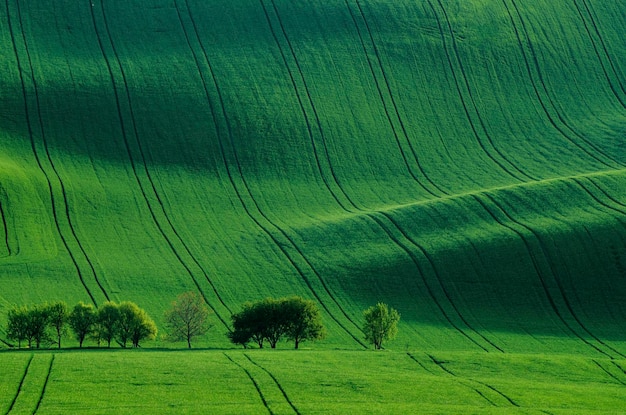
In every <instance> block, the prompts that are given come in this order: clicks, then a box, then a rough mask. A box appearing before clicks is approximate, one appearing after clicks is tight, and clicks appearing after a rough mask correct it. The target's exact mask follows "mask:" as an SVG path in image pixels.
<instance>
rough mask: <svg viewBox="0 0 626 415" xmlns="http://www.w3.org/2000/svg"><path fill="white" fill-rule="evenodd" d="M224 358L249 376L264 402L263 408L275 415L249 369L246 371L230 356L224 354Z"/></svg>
mask: <svg viewBox="0 0 626 415" xmlns="http://www.w3.org/2000/svg"><path fill="white" fill-rule="evenodd" d="M224 356H226V358H227V359H228V360H230V361H231V362H232V363H233V364H234V365H235V366H237V367H238V368H240V369H241V370H243V371H244V372H245V373H246V375H247V376H248V379H250V381H251V382H252V384H253V385H254V389H256V391H257V393H258V394H259V397H260V398H261V401H262V402H263V406H264V407H265V409H267V412H269V413H270V415H274V412H272V409H271V408H270V406H269V405H268V404H267V400H266V399H265V395H263V392H262V391H261V388H260V387H259V384H258V383H257V382H256V380H255V379H254V377H253V376H252V374H251V373H250V371H248V369H246V368H245V367H243V366H241V365H240V364H239V363H237V362H235V361H234V360H233V358H232V357H230V356H229V355H227V354H226V353H224Z"/></svg>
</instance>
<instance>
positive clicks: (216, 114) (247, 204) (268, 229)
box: [185, 0, 367, 348]
mask: <svg viewBox="0 0 626 415" xmlns="http://www.w3.org/2000/svg"><path fill="white" fill-rule="evenodd" d="M185 5H186V7H187V11H188V15H189V18H190V21H191V23H192V26H193V30H194V32H195V36H196V40H197V42H198V44H199V45H200V48H201V50H202V56H203V59H204V61H205V63H206V64H207V67H208V69H209V76H210V78H211V83H212V84H213V88H214V89H215V93H216V95H217V99H218V105H215V104H214V103H213V100H212V99H211V94H210V92H209V86H208V84H207V82H206V79H205V77H204V76H201V79H202V82H203V85H204V91H205V94H206V99H207V103H208V105H209V107H210V111H211V116H212V117H213V122H214V125H215V129H216V133H217V136H218V144H219V146H220V153H221V154H220V155H221V157H222V162H223V164H224V168H225V170H226V173H227V175H228V180H229V182H230V185H231V186H232V188H233V190H234V191H235V193H236V194H237V197H238V199H239V202H240V203H241V206H242V207H243V209H244V210H245V212H246V214H247V215H248V217H250V219H251V220H252V221H253V222H254V223H255V224H256V225H257V226H258V228H259V229H261V230H262V231H263V233H265V234H266V235H267V236H268V237H269V238H270V239H271V240H272V241H273V242H274V245H275V246H276V247H277V248H278V249H279V250H280V252H281V253H282V254H283V256H284V257H285V258H286V259H287V261H288V262H289V264H290V265H291V266H292V267H293V269H294V270H295V271H296V272H297V273H298V275H300V277H301V278H302V280H303V281H304V283H305V284H306V286H307V288H308V289H309V291H310V292H311V293H312V294H313V296H314V297H315V298H316V300H317V301H318V302H319V304H320V305H321V306H322V308H324V310H325V311H326V312H327V313H328V315H329V316H330V317H331V319H332V320H333V321H335V323H337V325H338V326H339V327H341V328H342V329H343V330H344V332H346V333H347V334H348V335H349V336H350V337H352V339H353V340H354V341H355V342H356V343H358V344H359V345H361V346H362V347H363V348H367V345H366V344H365V343H364V342H363V341H362V340H360V339H359V338H358V337H357V336H356V335H354V333H353V332H352V331H351V330H350V329H348V327H347V326H346V325H345V324H344V323H342V322H341V321H340V320H339V317H337V316H336V315H335V313H333V312H332V311H331V310H330V309H329V308H328V305H327V304H326V302H325V301H322V298H321V297H320V293H318V292H317V291H316V290H315V289H314V288H313V283H312V282H311V280H310V278H309V277H308V276H307V274H308V273H307V272H306V270H305V268H307V269H309V270H310V272H311V273H312V274H313V275H314V276H315V278H316V279H317V280H318V281H319V283H320V284H321V286H322V289H323V291H324V292H325V293H326V295H328V297H329V298H330V300H331V302H332V303H333V304H334V305H335V306H336V307H337V309H338V310H339V311H340V313H341V314H343V316H344V318H345V319H346V320H347V321H348V322H349V323H350V324H352V325H353V326H354V327H356V328H357V330H359V331H360V327H359V326H358V325H357V324H356V323H355V322H354V321H353V320H352V319H351V317H350V316H349V315H348V314H347V313H346V311H345V310H344V309H343V307H342V306H341V305H340V303H339V301H337V299H336V298H335V296H334V295H333V294H332V291H331V290H330V288H329V287H328V286H327V284H326V282H325V281H324V279H323V278H322V277H321V275H320V274H319V272H318V271H317V270H316V269H315V267H314V266H313V264H312V263H311V262H310V261H309V259H308V258H307V257H306V256H305V255H304V253H303V252H302V250H301V249H300V248H299V247H298V246H297V245H296V243H295V242H294V241H293V239H292V238H291V237H290V236H289V235H288V234H287V233H286V231H285V230H284V229H282V228H281V227H279V226H278V225H277V224H276V223H275V222H273V221H272V220H271V219H270V218H269V217H268V216H267V215H266V213H265V212H263V210H262V209H261V207H260V206H259V204H258V201H257V200H256V199H255V198H254V196H253V194H252V191H251V189H250V185H249V184H248V182H247V180H246V178H245V175H244V174H243V169H242V166H241V162H240V160H239V155H238V153H237V151H236V146H235V144H234V134H233V131H232V126H231V124H230V119H229V118H228V115H227V113H226V106H225V102H224V96H223V93H222V91H221V88H220V86H219V83H218V81H217V77H216V74H215V71H214V68H213V64H212V63H211V60H210V59H209V54H208V52H207V50H206V47H205V46H204V44H203V42H202V39H201V38H200V34H199V30H198V27H197V24H196V21H195V19H194V18H193V14H192V13H191V8H190V7H189V1H188V0H185ZM217 106H219V108H220V109H219V110H218V109H217V108H216V107H217ZM220 118H222V120H223V122H224V123H225V124H226V126H225V127H226V134H227V136H228V140H227V142H228V143H229V144H230V149H229V150H230V152H231V154H232V156H233V159H234V163H232V164H234V165H235V167H234V169H235V171H236V172H235V174H236V175H237V176H238V177H239V180H241V183H242V185H243V186H242V187H243V189H241V187H240V186H239V185H238V184H237V182H236V180H235V174H233V172H232V171H231V169H233V167H232V166H231V163H229V161H228V157H227V155H226V153H227V150H226V148H225V144H224V140H222V135H223V133H222V129H221V128H220V124H221V123H220V121H219V119H220ZM242 191H243V192H245V194H246V195H247V198H248V199H249V201H246V200H245V199H246V198H245V197H244V194H243V193H242ZM253 210H254V211H256V212H257V213H258V215H259V216H260V218H259V217H257V216H256V215H255V214H254V213H253ZM262 222H265V223H266V224H263V223H262ZM272 230H274V231H275V232H277V234H278V235H277V234H275V233H274V232H272ZM283 238H284V240H283V241H280V240H279V239H283ZM287 247H291V248H292V249H293V250H294V251H295V255H294V254H290V253H289V250H288V249H287ZM297 257H299V258H301V259H302V261H303V262H304V264H305V266H304V267H303V266H301V265H299V264H298V263H297V260H296V258H297Z"/></svg>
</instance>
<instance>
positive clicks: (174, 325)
mask: <svg viewBox="0 0 626 415" xmlns="http://www.w3.org/2000/svg"><path fill="white" fill-rule="evenodd" d="M209 313H210V311H209V308H208V307H207V305H206V303H205V302H204V299H203V298H202V297H201V296H200V295H199V294H198V293H196V292H193V291H190V292H186V293H183V294H181V295H179V296H178V298H176V300H175V301H173V302H172V306H171V308H170V309H169V310H168V311H167V312H166V313H165V321H166V324H167V327H168V336H167V337H168V339H169V340H171V341H182V340H184V341H186V342H187V347H188V348H189V349H191V340H192V339H193V338H194V337H197V336H202V335H204V334H206V332H207V331H209V329H210V328H211V327H212V326H213V325H212V324H210V323H209V320H208V317H209Z"/></svg>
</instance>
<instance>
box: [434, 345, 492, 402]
mask: <svg viewBox="0 0 626 415" xmlns="http://www.w3.org/2000/svg"><path fill="white" fill-rule="evenodd" d="M427 356H428V358H429V359H430V360H431V361H432V362H433V363H434V364H435V365H436V366H437V367H439V368H440V369H441V370H442V371H444V372H445V373H446V374H448V375H449V376H451V377H452V378H454V380H455V381H456V382H457V383H459V384H461V385H463V386H464V387H466V388H469V389H471V390H473V391H474V392H476V393H477V394H478V395H479V396H480V397H481V398H483V399H484V400H486V401H487V402H489V404H490V405H491V406H495V407H497V406H498V405H496V403H495V402H493V401H492V400H491V399H489V398H488V397H487V396H486V395H485V394H484V393H482V392H481V391H480V390H479V389H478V388H475V387H474V386H471V385H468V384H467V383H466V382H467V381H465V382H464V381H463V378H461V377H459V376H457V375H456V374H455V373H454V372H452V371H451V370H449V369H448V368H446V367H445V366H444V365H443V362H440V361H439V360H437V359H436V358H435V357H434V356H432V355H427Z"/></svg>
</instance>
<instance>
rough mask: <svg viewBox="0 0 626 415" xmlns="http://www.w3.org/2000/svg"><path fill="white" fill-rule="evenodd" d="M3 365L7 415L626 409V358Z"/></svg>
mask: <svg viewBox="0 0 626 415" xmlns="http://www.w3.org/2000/svg"><path fill="white" fill-rule="evenodd" d="M0 362H2V365H3V367H8V368H10V369H11V376H3V377H2V378H1V380H0V391H2V392H3V393H2V394H1V395H0V396H1V398H0V411H3V413H6V412H7V410H8V413H34V412H37V413H46V414H66V413H68V412H71V413H93V414H110V413H116V414H137V413H163V414H165V413H172V414H180V413H220V414H222V413H223V414H242V413H244V414H267V413H270V414H329V413H342V414H343V413H345V414H366V413H367V414H390V413H393V414H406V413H419V414H442V413H463V414H541V413H544V414H545V413H550V414H617V413H623V412H624V410H626V403H624V384H625V383H626V374H625V373H624V368H626V360H624V359H621V360H610V359H605V358H604V359H603V358H599V359H593V358H584V357H573V356H568V355H557V354H554V355H539V354H538V355H519V354H507V355H506V356H501V355H492V354H487V353H481V352H474V353H471V352H457V353H454V352H453V353H446V352H434V353H426V352H408V353H402V352H381V353H372V352H363V351H359V352H356V351H334V352H330V351H301V352H298V353H293V352H289V351H275V352H266V351H259V350H251V351H248V352H245V353H244V352H242V351H234V350H225V351H192V352H180V351H151V352H133V351H126V352H119V351H118V352H108V351H93V352H83V353H74V352H69V353H68V352H60V353H34V354H33V353H11V354H2V355H0ZM146 368H150V370H146ZM18 385H19V387H18ZM16 391H17V392H16Z"/></svg>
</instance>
